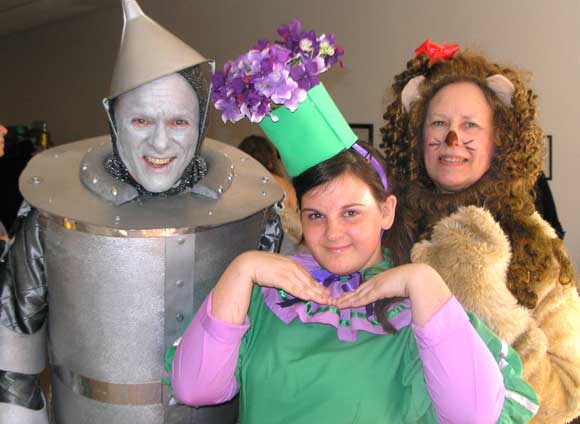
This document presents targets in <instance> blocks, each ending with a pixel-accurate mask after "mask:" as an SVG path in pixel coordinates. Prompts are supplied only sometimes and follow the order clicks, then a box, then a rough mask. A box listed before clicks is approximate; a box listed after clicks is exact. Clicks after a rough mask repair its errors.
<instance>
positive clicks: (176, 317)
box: [175, 314, 183, 322]
mask: <svg viewBox="0 0 580 424" xmlns="http://www.w3.org/2000/svg"><path fill="white" fill-rule="evenodd" d="M175 319H176V320H177V322H181V321H183V315H181V314H177V315H176V316H175Z"/></svg>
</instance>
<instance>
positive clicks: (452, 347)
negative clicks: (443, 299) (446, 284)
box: [413, 297, 505, 424]
mask: <svg viewBox="0 0 580 424" xmlns="http://www.w3.org/2000/svg"><path fill="white" fill-rule="evenodd" d="M413 330H414V332H415V338H416V340H417V346H418V348H419V356H420V357H421V360H422V362H423V369H424V373H425V381H426V383H427V390H428V391H429V394H430V395H431V399H432V400H433V406H434V407H435V411H436V413H437V417H438V418H439V421H440V422H441V423H459V422H469V423H473V424H476V423H486V424H488V423H495V422H496V421H497V420H498V418H499V416H500V413H501V410H502V407H503V403H504V398H505V388H504V384H503V378H502V375H501V373H500V370H499V367H498V365H497V363H496V362H495V359H494V358H493V355H492V354H491V352H490V351H489V349H488V348H487V346H486V345H485V343H484V342H483V340H482V339H481V338H480V337H479V335H478V334H477V332H476V330H475V329H474V328H473V326H472V325H471V323H470V322H469V318H468V316H467V314H466V313H465V311H464V310H463V308H462V307H461V305H460V304H459V302H458V301H457V300H456V299H455V297H452V298H451V299H450V300H449V301H448V302H447V303H446V304H445V305H444V306H443V307H442V308H441V309H440V310H439V311H438V312H437V313H436V314H435V315H434V316H433V317H432V318H431V320H430V321H429V322H428V323H427V324H426V325H425V326H423V327H418V326H415V325H413Z"/></svg>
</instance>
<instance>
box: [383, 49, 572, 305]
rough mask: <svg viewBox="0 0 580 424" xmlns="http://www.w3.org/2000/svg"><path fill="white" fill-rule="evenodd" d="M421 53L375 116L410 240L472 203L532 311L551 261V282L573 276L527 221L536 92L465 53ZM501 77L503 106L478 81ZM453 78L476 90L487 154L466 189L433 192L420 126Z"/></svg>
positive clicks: (534, 169)
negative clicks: (486, 111) (489, 140)
mask: <svg viewBox="0 0 580 424" xmlns="http://www.w3.org/2000/svg"><path fill="white" fill-rule="evenodd" d="M428 62H429V58H428V57H427V55H425V54H421V55H419V56H417V57H415V58H413V59H412V60H410V61H409V62H408V63H407V69H406V70H404V71H403V72H402V73H400V74H399V75H397V76H395V81H394V83H393V85H392V90H393V93H394V97H395V99H394V100H393V101H392V103H390V104H389V105H388V106H387V109H386V112H385V114H384V115H383V117H384V119H385V121H386V123H385V126H384V127H383V128H382V129H381V132H382V135H383V143H382V144H381V146H380V147H381V148H383V149H384V151H385V156H386V160H387V166H388V167H390V168H391V169H392V170H393V171H394V172H395V173H396V174H397V175H398V177H399V179H400V180H401V181H402V182H406V183H407V187H406V189H405V191H404V193H402V195H400V196H399V197H400V201H401V203H402V205H401V209H400V211H401V213H402V214H404V216H405V220H406V221H407V223H408V225H409V227H410V228H411V229H412V232H413V237H414V239H415V240H420V239H422V238H425V237H429V235H430V233H431V230H432V227H433V225H434V224H435V223H437V222H438V221H439V220H440V219H441V218H443V217H445V216H447V215H449V214H450V213H452V212H454V211H455V210H456V209H457V208H458V207H460V206H466V205H476V206H481V207H484V208H486V209H488V210H489V211H490V212H491V213H492V214H493V215H494V217H495V219H496V220H497V221H498V222H499V224H500V225H501V227H502V229H503V230H504V232H505V233H506V234H507V236H508V237H509V239H510V242H511V247H512V259H511V263H510V267H509V270H508V283H507V284H508V288H509V290H510V291H511V292H512V293H513V295H514V296H515V297H516V298H517V300H518V301H519V302H520V304H522V305H524V306H526V307H528V308H531V309H532V308H534V307H535V306H536V303H537V299H538V296H537V294H536V293H537V289H538V287H539V286H540V283H541V282H542V281H545V279H546V278H548V276H549V275H548V274H549V273H550V270H551V269H553V268H552V267H553V261H557V262H558V263H559V264H560V276H559V281H560V283H561V284H570V283H571V282H572V281H574V279H575V273H574V270H573V268H572V265H571V262H570V260H569V258H568V255H567V254H566V252H565V250H564V246H563V244H562V243H561V242H560V241H557V240H553V239H551V238H549V237H548V236H547V235H545V233H544V232H543V231H542V229H541V227H540V225H539V224H538V223H537V221H536V220H534V219H533V218H532V214H533V213H534V212H535V207H534V195H533V186H534V183H535V182H536V179H537V178H538V175H539V173H540V171H541V169H542V166H543V155H544V143H543V134H542V130H541V128H540V126H539V124H538V122H537V117H536V95H535V94H534V93H533V92H532V90H530V89H529V88H527V86H526V81H525V80H524V76H523V74H522V73H520V72H518V71H517V70H515V69H514V68H510V67H502V66H500V65H498V64H495V63H491V62H489V61H488V60H487V59H486V58H484V57H483V56H480V55H476V54H473V53H470V52H464V53H458V54H456V55H455V56H454V57H452V58H450V59H447V60H442V61H440V62H437V63H435V64H433V65H432V66H429V63H428ZM495 74H501V75H503V76H505V77H507V78H508V79H509V80H510V81H511V82H512V83H513V84H514V87H515V91H514V94H513V96H512V99H511V102H512V107H508V106H506V105H504V104H503V103H502V102H501V101H500V100H499V99H498V97H497V96H496V95H495V93H494V92H493V91H492V90H491V89H489V88H488V86H487V84H486V78H488V77H490V76H492V75H495ZM419 75H423V76H425V81H424V82H423V83H422V84H421V85H420V87H419V90H420V98H419V99H418V100H416V101H415V102H413V103H411V106H410V110H409V112H408V113H407V112H406V111H405V110H404V108H403V105H402V103H401V92H402V90H403V88H404V87H405V85H406V84H407V82H408V81H409V80H411V79H412V78H413V77H416V76H419ZM455 82H472V83H474V84H476V85H477V86H478V87H479V88H480V89H481V90H482V92H483V93H484V95H485V98H486V99H487V102H488V104H489V106H490V107H491V109H492V112H493V124H494V133H495V134H494V136H495V140H494V142H495V153H494V158H493V160H492V163H491V165H490V168H489V170H488V171H487V172H486V173H485V174H484V176H483V177H482V178H481V179H480V180H479V181H478V182H477V183H475V184H474V185H472V186H471V187H469V188H467V189H465V190H463V191H462V192H459V193H440V192H438V191H437V189H436V187H435V184H434V183H433V181H432V180H431V179H430V178H429V175H428V174H427V171H426V169H425V164H424V161H423V143H422V142H421V141H422V140H423V124H424V120H425V118H426V114H427V108H428V106H429V102H430V100H431V99H432V98H433V96H434V95H435V94H436V93H437V92H438V91H439V90H440V89H441V88H443V87H444V86H446V85H448V84H451V83H455Z"/></svg>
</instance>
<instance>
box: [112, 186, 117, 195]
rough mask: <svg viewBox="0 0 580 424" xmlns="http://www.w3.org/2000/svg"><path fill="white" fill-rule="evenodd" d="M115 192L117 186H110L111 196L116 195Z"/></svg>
mask: <svg viewBox="0 0 580 424" xmlns="http://www.w3.org/2000/svg"><path fill="white" fill-rule="evenodd" d="M117 193H118V191H117V187H115V186H113V188H111V194H112V195H113V196H116V195H117Z"/></svg>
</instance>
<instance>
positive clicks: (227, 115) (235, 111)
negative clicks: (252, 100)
mask: <svg viewBox="0 0 580 424" xmlns="http://www.w3.org/2000/svg"><path fill="white" fill-rule="evenodd" d="M214 106H215V108H216V109H217V110H223V111H224V112H223V113H222V121H223V122H224V124H225V123H226V122H228V121H232V122H238V121H239V120H240V119H242V118H243V117H244V114H243V113H241V112H240V108H239V107H238V105H237V104H236V102H235V99H234V98H233V97H232V98H229V99H220V100H217V101H215V102H214Z"/></svg>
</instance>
